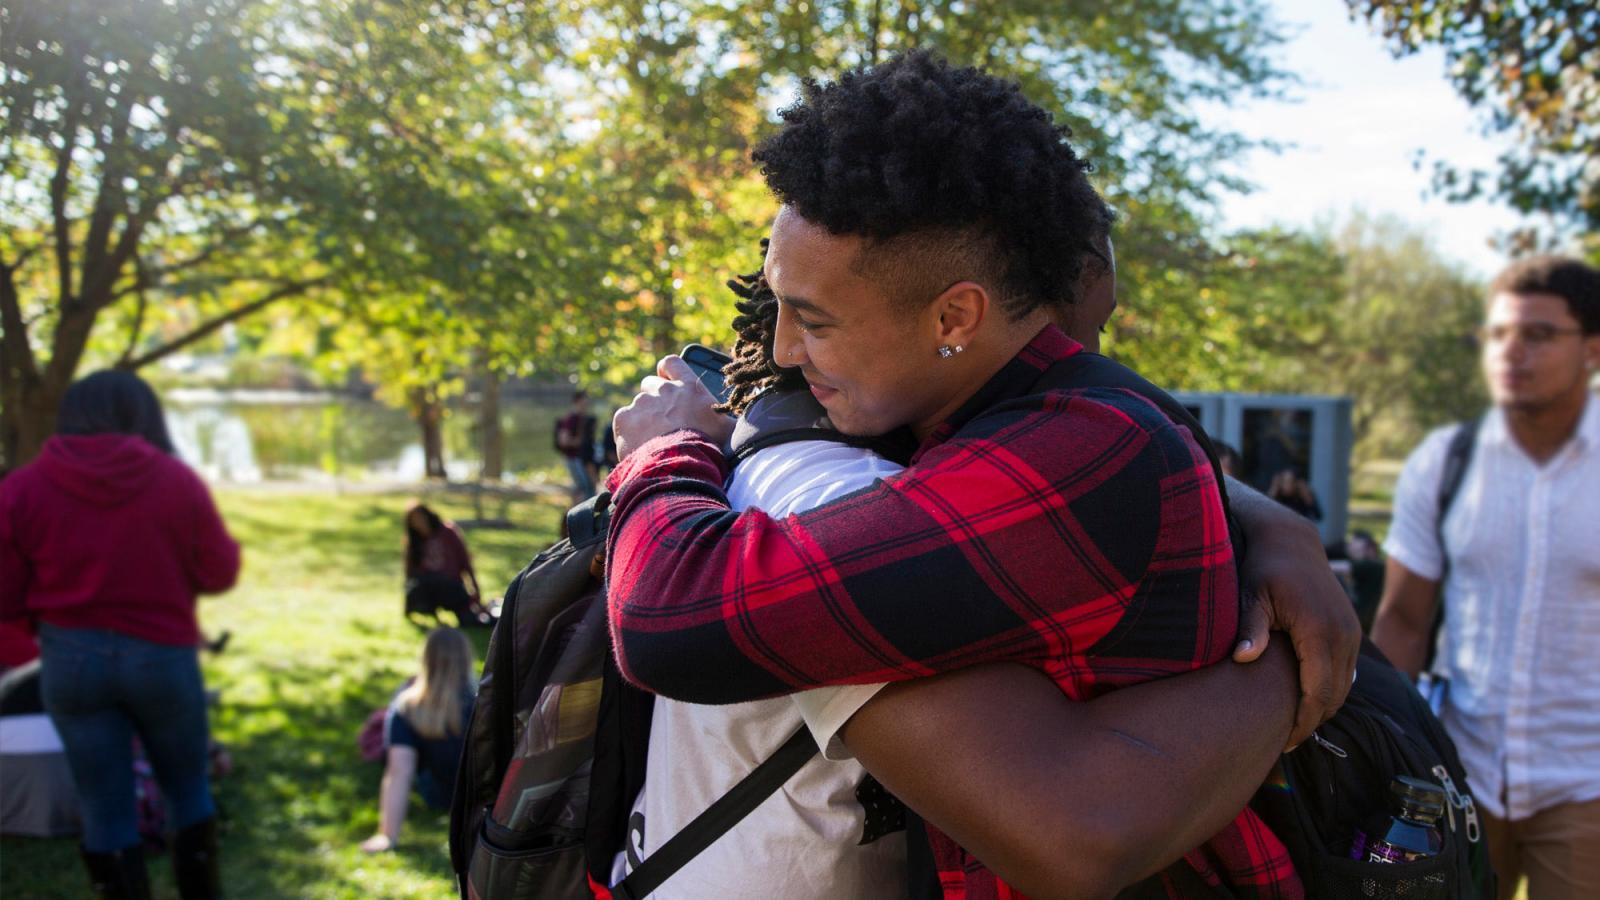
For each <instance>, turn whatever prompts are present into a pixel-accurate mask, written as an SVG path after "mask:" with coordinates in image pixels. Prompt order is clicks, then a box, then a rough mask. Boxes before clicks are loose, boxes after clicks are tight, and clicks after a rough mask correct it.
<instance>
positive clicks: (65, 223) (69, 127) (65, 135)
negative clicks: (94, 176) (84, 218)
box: [50, 105, 78, 306]
mask: <svg viewBox="0 0 1600 900" xmlns="http://www.w3.org/2000/svg"><path fill="white" fill-rule="evenodd" d="M77 131H78V107H77V106H76V105H73V106H70V107H69V108H68V110H67V115H66V119H65V120H64V121H63V122H62V127H61V150H60V152H58V153H57V154H56V171H55V174H54V175H52V176H51V178H50V214H51V217H52V218H53V219H54V221H55V236H56V273H57V281H58V286H57V290H58V291H59V292H60V293H59V295H58V296H59V299H60V303H61V305H62V306H66V305H67V304H69V303H71V302H72V220H71V219H69V218H68V217H67V187H68V184H69V183H70V176H71V173H72V145H73V137H74V135H75V134H76V133H77Z"/></svg>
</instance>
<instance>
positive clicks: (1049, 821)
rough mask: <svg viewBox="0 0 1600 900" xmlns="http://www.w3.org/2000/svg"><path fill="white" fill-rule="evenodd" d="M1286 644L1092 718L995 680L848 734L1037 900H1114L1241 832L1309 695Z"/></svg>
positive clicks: (925, 686) (983, 670)
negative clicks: (1241, 819)
mask: <svg viewBox="0 0 1600 900" xmlns="http://www.w3.org/2000/svg"><path fill="white" fill-rule="evenodd" d="M1294 672H1295V669H1294V657H1293V654H1292V653H1291V652H1290V650H1289V648H1288V646H1287V642H1286V641H1277V642H1274V645H1273V647H1271V648H1269V650H1268V653H1267V655H1266V656H1265V657H1264V658H1263V660H1262V661H1260V662H1258V663H1255V664H1251V665H1238V664H1235V663H1222V664H1220V665H1216V666H1211V667H1209V668H1206V669H1203V670H1200V671H1197V672H1193V673H1190V674H1186V675H1181V676H1178V677H1174V678H1168V679H1163V680H1161V681H1157V682H1152V683H1149V684H1144V685H1138V686H1135V687H1130V688H1124V689H1122V690H1119V691H1116V692H1113V693H1111V694H1108V695H1105V696H1103V697H1100V698H1098V699H1096V700H1094V701H1092V702H1089V703H1078V702H1074V701H1072V700H1069V699H1067V698H1066V697H1065V696H1064V695H1063V694H1062V693H1061V692H1060V691H1059V690H1058V689H1057V688H1056V686H1055V685H1054V684H1053V683H1051V682H1050V681H1049V680H1048V679H1047V678H1046V677H1045V676H1043V675H1042V674H1041V673H1039V672H1037V671H1035V670H1032V669H1028V668H1025V667H1022V666H1018V665H990V666H981V667H977V668H974V669H970V670H964V671H961V672H956V673H952V674H949V675H945V676H941V677H939V678H932V679H925V680H921V681H913V682H907V683H903V684H897V685H892V686H890V687H889V688H886V689H884V691H883V692H881V693H880V694H879V696H878V697H876V698H874V700H873V701H872V702H871V703H869V704H868V705H867V706H866V707H864V708H863V709H862V710H861V711H860V712H859V713H857V714H856V716H855V718H853V719H851V721H850V722H849V724H848V725H847V726H846V728H845V730H844V732H843V737H844V740H845V742H846V744H847V745H848V746H849V747H850V749H851V750H852V751H853V752H854V753H855V754H856V756H857V757H858V758H859V759H860V760H861V762H862V764H863V765H864V766H866V768H867V770H868V771H870V772H872V773H873V774H874V775H875V776H877V777H878V778H879V779H880V780H881V781H882V782H883V783H884V784H885V786H887V787H888V788H889V789H890V790H891V791H893V792H894V793H895V794H896V795H897V796H899V797H901V799H903V800H904V801H905V802H906V803H907V804H909V805H910V806H911V807H912V808H913V809H915V810H917V811H918V813H920V814H921V815H923V816H924V817H925V818H927V819H928V820H929V821H930V822H933V823H934V824H935V825H937V826H938V827H939V828H940V829H941V830H943V831H944V832H945V833H946V834H948V835H950V836H951V837H952V838H953V839H955V840H956V841H957V842H958V843H960V844H961V845H962V846H963V847H965V848H966V849H967V850H968V851H970V852H971V853H973V854H974V855H976V856H977V857H978V858H979V859H981V860H983V862H984V863H985V864H986V865H988V866H990V867H991V868H992V869H994V870H995V871H996V872H997V873H999V874H1000V876H1001V877H1002V878H1004V879H1005V880H1006V881H1007V882H1008V883H1010V884H1011V885H1013V886H1014V887H1016V888H1018V889H1020V890H1022V891H1023V892H1025V893H1027V894H1029V895H1030V896H1036V897H1056V896H1061V897H1069V896H1070V897H1096V896H1110V895H1112V894H1114V893H1115V892H1116V891H1118V890H1120V889H1121V888H1123V887H1125V886H1127V885H1128V884H1131V883H1133V882H1136V881H1138V880H1139V879H1141V878H1144V877H1146V876H1148V875H1150V874H1152V873H1154V872H1157V871H1159V870H1161V869H1162V868H1165V867H1166V866H1167V865H1169V864H1171V863H1172V862H1174V861H1176V860H1177V859H1178V858H1179V857H1181V856H1182V855H1183V854H1184V853H1187V852H1188V851H1190V850H1192V849H1194V848H1196V847H1198V846H1199V845H1201V844H1202V843H1204V842H1205V841H1206V840H1207V839H1208V838H1210V837H1211V836H1212V835H1214V834H1216V833H1217V832H1218V831H1220V830H1221V829H1222V828H1223V826H1225V825H1226V824H1227V823H1228V822H1229V821H1231V820H1232V819H1233V818H1234V817H1236V816H1237V815H1238V814H1239V812H1240V810H1242V809H1243V808H1244V806H1245V804H1246V803H1247V802H1248V800H1249V798H1250V796H1251V794H1252V793H1253V792H1254V791H1255V789H1256V788H1257V787H1259V786H1260V784H1261V782H1262V780H1263V779H1264V778H1265V776H1266V774H1267V773H1268V772H1269V771H1270V770H1271V768H1272V764H1273V762H1274V761H1275V760H1276V759H1277V756H1278V754H1279V752H1280V751H1281V750H1282V748H1283V744H1284V740H1285V739H1286V738H1287V736H1288V734H1289V729H1290V726H1291V724H1292V722H1293V718H1294V709H1295V701H1296V698H1297V696H1298V685H1297V683H1296V680H1295V674H1294Z"/></svg>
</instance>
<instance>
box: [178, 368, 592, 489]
mask: <svg viewBox="0 0 1600 900" xmlns="http://www.w3.org/2000/svg"><path fill="white" fill-rule="evenodd" d="M162 403H163V405H164V406H165V408H166V413H167V429H168V431H170V432H171V435H172V441H173V443H174V444H175V445H176V446H177V449H178V454H179V456H181V457H182V458H183V460H184V461H185V462H187V463H189V464H190V465H191V466H193V467H194V468H195V469H196V470H197V471H199V472H200V473H201V474H202V475H204V476H205V477H206V478H207V479H210V480H214V481H231V482H246V483H248V482H260V481H280V480H293V481H305V480H334V479H356V480H359V479H367V478H371V479H393V480H406V481H416V480H420V479H422V477H423V473H424V466H423V453H422V436H421V431H420V430H419V429H418V427H417V425H416V423H414V422H412V421H411V418H410V416H408V415H407V414H406V413H405V412H404V411H402V410H398V409H395V408H393V407H390V406H385V405H383V404H381V403H377V402H373V401H369V400H361V399H358V398H353V397H348V396H344V395H337V394H317V393H301V392H294V391H257V390H250V391H244V390H236V391H215V390H203V389H187V388H180V389H174V390H170V391H167V392H165V394H164V395H163V397H162ZM564 409H565V403H562V402H559V401H548V402H546V401H540V400H533V399H528V398H516V399H511V398H507V399H505V400H504V401H503V402H502V404H501V408H500V418H501V428H502V429H503V430H504V433H505V471H506V475H507V477H526V476H527V475H529V474H531V473H533V472H538V471H551V472H554V471H557V470H558V469H559V460H558V459H557V456H556V452H555V449H554V447H553V446H552V432H553V429H554V423H555V420H556V419H557V418H559V417H560V416H561V414H562V412H563V411H564ZM607 412H609V410H602V411H601V414H602V415H604V414H605V413H607ZM444 447H445V450H444V457H445V467H446V469H447V470H448V472H449V474H450V477H451V479H452V480H468V479H472V478H476V477H477V474H478V469H479V467H480V463H481V457H480V451H479V448H478V437H477V410H476V409H475V408H474V406H473V405H472V404H470V403H457V404H454V405H451V406H450V407H449V412H448V414H447V415H446V416H445V419H444Z"/></svg>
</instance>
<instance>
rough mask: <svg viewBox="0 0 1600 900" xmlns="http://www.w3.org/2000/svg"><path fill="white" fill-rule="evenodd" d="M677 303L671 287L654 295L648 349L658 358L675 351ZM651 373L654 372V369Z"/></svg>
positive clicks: (676, 344) (676, 345) (677, 348)
mask: <svg viewBox="0 0 1600 900" xmlns="http://www.w3.org/2000/svg"><path fill="white" fill-rule="evenodd" d="M676 306H677V303H676V298H675V297H674V296H673V291H672V288H671V287H667V288H664V289H662V290H661V291H660V292H659V293H658V294H657V295H656V309H655V312H654V314H653V315H652V318H653V319H654V321H653V322H652V323H651V325H652V328H651V329H650V350H651V352H652V353H654V354H655V357H656V359H660V358H661V357H663V356H667V355H668V354H672V353H677V352H678V350H679V349H681V348H680V347H679V346H678V343H677V336H678V328H677V321H676V319H677V309H676ZM651 374H652V375H653V374H655V373H654V371H652V372H651Z"/></svg>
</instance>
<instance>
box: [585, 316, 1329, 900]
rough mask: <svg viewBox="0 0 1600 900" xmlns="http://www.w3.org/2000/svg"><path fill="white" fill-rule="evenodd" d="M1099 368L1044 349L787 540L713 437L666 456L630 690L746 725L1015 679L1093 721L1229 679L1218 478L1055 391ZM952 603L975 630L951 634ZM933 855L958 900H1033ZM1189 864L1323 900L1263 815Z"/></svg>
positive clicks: (1163, 428)
mask: <svg viewBox="0 0 1600 900" xmlns="http://www.w3.org/2000/svg"><path fill="white" fill-rule="evenodd" d="M1081 350H1082V347H1081V346H1080V345H1079V344H1078V343H1077V342H1075V341H1073V340H1071V339H1070V338H1068V337H1067V336H1066V335H1065V334H1063V333H1062V332H1061V331H1060V330H1058V329H1057V328H1055V327H1053V326H1049V327H1046V328H1044V329H1042V330H1041V331H1040V332H1039V334H1038V335H1036V336H1035V337H1034V339H1033V340H1032V341H1031V342H1030V343H1029V344H1028V345H1027V346H1026V347H1025V348H1024V349H1023V350H1022V351H1021V352H1019V353H1018V354H1017V356H1016V357H1014V358H1013V359H1012V360H1011V361H1009V362H1008V363H1007V364H1006V365H1005V366H1004V367H1002V368H1001V370H1000V371H999V372H997V373H996V374H995V375H994V377H992V378H991V379H990V380H989V381H988V382H987V383H986V384H985V385H984V386H983V387H982V388H981V389H980V390H979V391H978V392H977V393H976V394H974V395H973V397H972V398H970V399H969V400H968V401H967V402H966V403H965V404H963V406H962V407H961V408H960V409H959V410H958V411H957V412H956V413H955V414H954V415H953V416H951V417H950V419H949V420H947V421H946V422H944V423H943V424H942V425H940V426H939V427H938V428H936V429H935V430H934V432H933V433H932V434H931V435H929V437H928V438H927V439H926V440H925V441H923V443H922V445H921V446H920V447H919V448H918V449H917V451H916V453H915V455H914V456H913V458H912V465H911V467H910V468H908V469H907V470H906V471H905V472H902V473H901V474H900V475H898V476H895V477H894V478H891V479H888V480H887V481H884V482H880V483H878V484H877V485H875V486H874V487H873V488H869V489H867V490H865V491H862V492H858V493H856V494H853V495H850V496H848V497H845V498H842V499H840V500H838V501H835V502H833V503H830V504H827V505H825V506H822V507H819V508H817V509H815V510H812V511H810V512H807V513H802V514H799V515H796V516H790V517H787V518H785V519H781V520H774V519H772V518H770V517H768V516H766V515H765V514H763V513H761V512H760V511H758V510H751V511H746V512H745V513H742V514H735V513H733V512H732V510H730V509H729V507H728V504H727V501H726V498H725V497H724V496H723V495H722V492H721V485H722V483H723V480H724V478H725V476H726V474H727V470H726V463H725V462H724V460H723V458H722V455H721V453H720V451H719V450H718V448H716V447H715V446H714V445H713V444H712V443H711V442H710V441H709V440H707V439H706V438H705V437H704V436H702V435H698V434H696V433H693V432H678V433H675V434H672V435H667V436H664V437H662V438H657V439H655V440H653V441H650V442H647V443H646V444H645V445H644V446H642V447H640V448H639V449H638V450H637V451H635V452H634V453H633V454H630V456H629V457H628V459H626V460H624V461H623V462H622V465H620V466H619V467H618V468H617V469H616V470H615V471H614V472H613V473H612V475H611V479H610V486H611V488H612V491H613V504H614V512H613V517H612V524H611V533H610V537H609V546H608V553H607V585H608V601H609V605H610V615H611V621H612V630H613V636H614V646H615V648H616V652H617V659H618V663H619V665H620V666H621V668H622V671H623V673H624V674H625V675H627V676H628V677H629V678H630V679H632V680H634V681H635V682H637V683H639V684H640V685H641V686H644V687H645V688H647V689H649V690H653V691H655V692H657V693H660V694H663V695H665V696H669V697H672V698H674V699H679V700H686V701H690V702H700V703H707V702H711V703H730V702H739V701H743V700H752V699H757V698H760V697H764V696H772V695H775V694H784V693H791V692H794V691H796V690H801V689H804V688H809V687H815V686H822V685H830V684H861V683H875V682H882V681H898V680H905V679H908V678H915V677H920V676H925V675H930V674H935V673H937V672H942V671H949V670H951V669H955V668H960V667H962V666H966V665H971V664H973V663H976V662H981V661H992V660H999V659H1010V660H1015V661H1019V662H1024V663H1028V664H1031V665H1035V666H1038V667H1040V668H1041V669H1044V670H1045V671H1046V672H1047V673H1048V674H1050V675H1051V677H1052V678H1054V679H1055V680H1056V682H1057V683H1058V684H1060V685H1061V687H1062V690H1063V691H1064V692H1065V693H1067V694H1068V695H1069V696H1072V697H1074V698H1077V699H1089V698H1090V697H1092V696H1094V695H1096V694H1098V693H1101V692H1104V691H1105V690H1109V689H1113V688H1115V687H1118V686H1121V685H1125V684H1131V683H1135V682H1137V681H1143V680H1148V679H1149V678H1152V677H1158V675H1159V674H1176V673H1179V672H1183V671H1188V670H1191V669H1193V668H1195V667H1197V666H1200V665H1206V664H1210V663H1213V662H1217V661H1220V660H1222V659H1225V658H1226V657H1227V655H1228V653H1229V652H1230V651H1231V648H1232V644H1233V640H1234V638H1235V636H1236V634H1235V633H1236V629H1237V609H1238V600H1237V597H1238V587H1237V580H1236V577H1235V573H1234V569H1233V557H1232V551H1231V546H1230V545H1229V544H1228V537H1227V528H1226V525H1225V523H1224V521H1223V516H1222V510H1221V500H1220V495H1219V494H1218V493H1217V489H1216V486H1215V482H1214V480H1213V476H1212V470H1211V467H1210V465H1209V463H1208V462H1207V460H1206V458H1205V456H1204V454H1203V452H1202V451H1201V450H1200V448H1199V447H1198V446H1197V445H1195V444H1194V443H1193V441H1192V439H1190V438H1188V437H1187V436H1186V433H1185V432H1183V430H1182V429H1180V428H1177V427H1176V426H1174V425H1173V424H1172V423H1171V422H1169V421H1167V419H1166V418H1165V416H1163V415H1162V414H1161V413H1160V412H1159V410H1157V409H1156V408H1155V407H1154V406H1152V405H1151V404H1150V403H1149V402H1148V401H1145V400H1143V399H1142V398H1139V397H1136V396H1133V395H1131V394H1127V393H1126V392H1118V391H1104V390H1091V391H1088V392H1080V391H1072V392H1060V391H1055V392H1052V391H1046V390H1044V389H1043V387H1042V384H1043V383H1046V375H1047V372H1048V370H1049V369H1050V367H1051V366H1052V365H1053V364H1054V363H1057V362H1059V361H1062V360H1065V359H1067V358H1069V357H1071V356H1072V355H1074V354H1076V353H1078V352H1081ZM1197 498H1199V499H1198V500H1197ZM1064 533H1071V534H1073V535H1075V539H1074V540H1073V541H1071V542H1070V546H1068V545H1067V544H1064V543H1063V542H1062V540H1061V535H1062V534H1064ZM950 597H959V598H960V601H961V610H962V615H960V616H947V615H939V614H938V609H937V605H938V604H939V602H940V600H941V598H950ZM1158 619H1159V623H1158V624H1155V623H1157V620H1158ZM1139 624H1143V625H1148V626H1149V627H1142V628H1141V627H1138V625H1139ZM1197 648H1199V649H1198V650H1197ZM1129 673H1135V674H1129ZM929 833H930V837H931V839H932V842H933V845H934V850H935V857H936V860H937V861H938V863H939V868H940V870H941V873H942V876H943V878H942V880H943V882H944V884H945V886H946V897H947V898H948V897H967V898H973V900H977V898H984V897H1012V896H1016V894H1015V892H1013V891H1011V890H1010V889H1009V888H1008V887H1006V886H1005V885H1004V884H1003V883H1002V882H1000V881H999V879H998V878H996V877H995V876H994V875H993V873H991V872H989V871H988V870H987V869H986V868H984V867H983V866H982V865H981V863H979V862H978V861H977V860H975V859H972V858H970V857H968V856H967V855H966V854H965V852H964V851H962V850H961V849H960V847H959V846H957V845H955V844H954V842H952V841H950V840H949V839H948V838H945V837H944V836H943V835H940V834H938V833H937V831H936V830H935V829H932V828H930V829H929ZM1185 861H1186V862H1187V864H1188V865H1183V864H1179V865H1177V866H1175V867H1174V869H1173V870H1169V871H1168V872H1167V873H1163V875H1162V876H1160V877H1159V879H1152V883H1151V885H1150V886H1151V887H1152V888H1155V887H1156V886H1157V883H1159V884H1160V885H1163V886H1164V887H1165V892H1166V893H1169V894H1170V895H1172V896H1188V897H1194V896H1205V889H1206V887H1207V886H1209V887H1210V888H1220V886H1222V885H1224V884H1226V885H1227V890H1229V891H1231V892H1232V894H1233V895H1234V896H1239V897H1259V898H1265V897H1273V898H1295V897H1299V896H1301V895H1302V889H1301V885H1300V882H1299V880H1298V878H1297V876H1296V875H1295V872H1294V869H1293V866H1292V864H1291V863H1290V861H1289V859H1288V853H1287V850H1286V849H1285V848H1284V846H1283V844H1282V842H1281V841H1279V840H1278V838H1277V837H1276V836H1275V835H1273V834H1272V833H1271V831H1270V830H1268V829H1267V828H1266V826H1265V824H1264V823H1263V822H1262V821H1261V820H1260V819H1259V818H1258V817H1256V816H1255V814H1254V813H1252V812H1251V811H1249V810H1245V811H1244V812H1242V813H1241V814H1240V816H1239V817H1238V818H1237V819H1235V820H1234V822H1233V823H1231V824H1230V825H1229V826H1228V827H1227V828H1225V829H1224V830H1223V831H1222V832H1221V833H1220V834H1218V835H1217V836H1216V837H1215V838H1213V839H1212V840H1211V841H1209V842H1207V844H1206V845H1205V846H1203V847H1200V848H1198V849H1196V850H1195V851H1193V852H1191V853H1190V854H1188V855H1187V856H1186V857H1185ZM1175 870H1181V873H1180V872H1177V871H1175ZM1197 882H1200V883H1203V884H1197ZM1158 890H1159V888H1158ZM1218 895H1219V896H1222V895H1225V894H1221V893H1219V894H1218Z"/></svg>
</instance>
